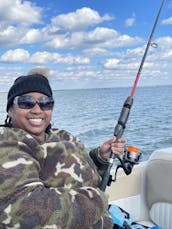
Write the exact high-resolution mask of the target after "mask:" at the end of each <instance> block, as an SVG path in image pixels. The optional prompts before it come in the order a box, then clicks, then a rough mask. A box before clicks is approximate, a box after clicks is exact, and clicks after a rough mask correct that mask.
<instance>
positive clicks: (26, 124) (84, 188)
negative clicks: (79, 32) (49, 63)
mask: <svg viewBox="0 0 172 229" xmlns="http://www.w3.org/2000/svg"><path fill="white" fill-rule="evenodd" d="M53 107H54V99H53V93H52V90H51V87H50V84H49V81H48V79H47V78H46V77H45V76H44V74H43V73H40V72H39V73H37V72H32V73H30V74H29V75H26V76H20V77H18V78H17V79H16V80H15V81H14V84H13V85H12V87H11V88H10V90H9V92H8V96H7V107H6V110H7V113H8V114H7V118H6V120H5V124H4V125H1V127H0V152H1V157H0V178H1V182H0V200H1V201H0V228H1V227H2V228H7V227H10V228H16V227H17V228H24V229H27V228H29V229H32V228H43V227H46V228H65V229H67V228H70V229H72V228H95V229H96V228H97V229H98V228H112V227H113V222H112V220H111V218H110V217H109V216H108V211H107V210H108V204H107V199H106V196H105V194H104V193H103V192H102V191H101V190H100V189H99V188H98V187H99V183H100V175H99V174H98V171H100V174H101V173H102V170H101V169H99V168H96V166H95V164H94V163H93V160H92V159H91V157H90V156H89V154H88V153H87V152H86V150H85V147H84V145H83V144H82V143H81V142H80V141H79V140H78V139H77V138H75V137H74V136H72V135H71V134H70V133H68V132H67V131H65V130H59V129H52V128H51V116H52V111H53ZM115 140H116V139H115V138H113V139H110V140H109V141H107V142H105V143H104V144H103V145H102V146H101V147H99V148H97V149H94V150H93V151H92V154H94V153H95V155H94V161H95V160H97V157H96V156H97V154H98V153H100V151H101V155H102V158H104V155H105V154H107V153H108V152H109V150H110V149H111V150H113V151H114V152H116V153H117V152H118V153H120V152H121V151H123V148H124V142H125V141H124V140H119V142H118V143H115ZM101 163H103V166H104V167H105V165H106V161H105V160H103V161H102V160H101V157H100V156H99V165H100V167H102V166H101V165H102V164H101Z"/></svg>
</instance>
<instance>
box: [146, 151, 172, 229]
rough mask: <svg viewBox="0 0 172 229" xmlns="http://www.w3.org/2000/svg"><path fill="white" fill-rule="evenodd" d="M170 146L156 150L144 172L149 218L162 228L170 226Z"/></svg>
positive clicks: (171, 174) (171, 199)
mask: <svg viewBox="0 0 172 229" xmlns="http://www.w3.org/2000/svg"><path fill="white" fill-rule="evenodd" d="M171 176H172V148H165V149H160V150H156V151H155V152H154V153H153V154H152V155H151V156H150V158H149V160H148V163H147V166H146V169H145V172H144V185H145V201H146V203H145V204H146V205H147V209H148V213H149V217H150V220H151V221H152V222H153V223H155V224H156V225H159V226H160V227H161V228H162V229H171V228H172V179H171Z"/></svg>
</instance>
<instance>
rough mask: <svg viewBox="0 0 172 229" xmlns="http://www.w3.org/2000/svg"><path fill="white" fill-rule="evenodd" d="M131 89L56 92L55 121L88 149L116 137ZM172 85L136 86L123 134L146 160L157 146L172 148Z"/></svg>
mask: <svg viewBox="0 0 172 229" xmlns="http://www.w3.org/2000/svg"><path fill="white" fill-rule="evenodd" d="M129 94H130V88H112V89H85V90H63V91H54V97H55V108H54V111H53V118H52V124H53V126H54V127H58V128H62V129H65V130H68V131H69V132H71V133H72V134H73V135H75V136H77V137H79V138H80V139H81V141H82V142H84V144H85V146H86V148H87V149H88V150H90V149H91V148H93V147H95V146H98V145H99V144H101V143H102V142H103V141H105V140H107V139H109V138H111V137H112V136H113V132H114V127H115V125H116V124H117V120H118V118H119V115H120V112H121V109H122V106H123V103H124V101H125V99H126V98H127V97H128V95H129ZM171 99H172V87H170V86H169V87H168V86H167V87H144V88H137V90H136V93H135V97H134V103H133V106H132V108H131V112H130V116H129V119H128V122H127V125H126V129H125V132H124V135H123V136H125V137H126V138H127V143H128V144H131V145H135V146H137V147H138V148H140V150H141V151H142V153H143V160H146V159H147V158H148V156H149V155H150V154H151V153H152V152H153V151H154V150H155V149H158V148H164V147H172V135H171V130H172V107H171ZM0 101H1V103H0V111H1V118H0V121H1V123H2V122H3V121H4V119H5V117H6V111H5V107H6V93H0Z"/></svg>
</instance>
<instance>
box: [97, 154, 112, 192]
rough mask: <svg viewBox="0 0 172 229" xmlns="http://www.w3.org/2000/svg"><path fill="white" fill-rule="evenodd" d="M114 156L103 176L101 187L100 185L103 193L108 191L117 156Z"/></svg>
mask: <svg viewBox="0 0 172 229" xmlns="http://www.w3.org/2000/svg"><path fill="white" fill-rule="evenodd" d="M113 155H114V154H113ZM113 155H112V157H111V158H109V163H108V167H107V169H106V171H105V173H104V174H103V177H102V180H101V182H100V185H99V188H100V190H101V191H103V192H104V191H105V190H106V187H107V184H108V182H109V176H110V171H111V168H112V166H113V159H114V156H115V155H114V156H113Z"/></svg>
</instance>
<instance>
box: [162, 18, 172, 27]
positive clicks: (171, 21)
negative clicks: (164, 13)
mask: <svg viewBox="0 0 172 229" xmlns="http://www.w3.org/2000/svg"><path fill="white" fill-rule="evenodd" d="M161 24H162V25H171V24H172V17H169V18H167V19H164V20H163V21H162V22H161Z"/></svg>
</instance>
